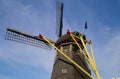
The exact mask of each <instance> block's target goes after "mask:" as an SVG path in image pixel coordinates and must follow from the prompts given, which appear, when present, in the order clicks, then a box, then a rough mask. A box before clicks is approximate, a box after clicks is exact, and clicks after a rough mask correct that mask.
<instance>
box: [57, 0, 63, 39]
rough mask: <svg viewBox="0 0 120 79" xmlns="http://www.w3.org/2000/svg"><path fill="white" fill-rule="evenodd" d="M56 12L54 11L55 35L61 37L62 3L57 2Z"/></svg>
mask: <svg viewBox="0 0 120 79" xmlns="http://www.w3.org/2000/svg"><path fill="white" fill-rule="evenodd" d="M56 6H57V10H56V34H57V36H58V37H61V35H62V28H63V3H62V2H59V1H57V5H56Z"/></svg>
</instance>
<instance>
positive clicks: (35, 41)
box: [5, 28, 52, 50]
mask: <svg viewBox="0 0 120 79" xmlns="http://www.w3.org/2000/svg"><path fill="white" fill-rule="evenodd" d="M5 39H6V40H11V41H15V42H19V43H24V44H27V45H31V46H35V47H40V48H44V49H48V50H49V49H51V48H52V47H51V46H50V45H49V44H48V43H47V42H46V41H45V40H43V39H41V38H39V37H38V36H32V35H29V34H26V33H24V32H21V31H18V30H16V29H13V28H7V31H6V36H5Z"/></svg>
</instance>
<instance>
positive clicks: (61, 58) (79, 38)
mask: <svg viewBox="0 0 120 79" xmlns="http://www.w3.org/2000/svg"><path fill="white" fill-rule="evenodd" d="M62 28H63V3H62V2H59V1H57V16H56V34H57V36H58V39H57V41H55V42H54V41H52V40H50V39H48V38H45V37H44V36H43V35H41V34H39V35H38V36H33V35H30V34H27V33H24V32H21V31H19V30H16V29H14V28H7V31H6V36H5V39H6V40H11V41H15V42H20V43H23V44H27V45H31V46H35V47H40V48H44V49H48V50H50V49H52V47H54V48H55V50H56V53H57V54H56V57H55V61H54V65H53V71H52V74H51V79H93V77H92V75H91V72H90V68H89V66H88V65H89V64H90V66H91V67H92V69H93V71H94V72H95V74H96V76H97V77H98V79H101V78H100V75H99V73H98V71H97V68H96V64H95V60H94V57H92V58H91V56H90V55H89V53H88V51H87V50H86V47H85V44H86V43H88V44H91V41H87V40H86V36H85V35H84V34H81V33H80V32H77V31H75V32H70V31H69V30H68V31H67V34H64V35H62ZM85 28H87V22H86V23H85ZM83 50H86V52H84V51H83ZM92 56H94V55H93V54H92Z"/></svg>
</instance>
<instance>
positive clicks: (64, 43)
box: [51, 32, 90, 79]
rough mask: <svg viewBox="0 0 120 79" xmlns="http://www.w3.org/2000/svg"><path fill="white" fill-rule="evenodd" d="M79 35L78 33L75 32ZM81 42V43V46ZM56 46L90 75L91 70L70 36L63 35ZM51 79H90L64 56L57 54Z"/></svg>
mask: <svg viewBox="0 0 120 79" xmlns="http://www.w3.org/2000/svg"><path fill="white" fill-rule="evenodd" d="M73 33H74V34H75V33H78V32H73ZM80 43H81V42H80V41H79V44H80ZM56 46H57V47H58V48H59V49H60V50H61V51H63V52H64V53H65V54H66V55H68V56H69V57H70V58H71V59H73V60H74V61H75V62H76V63H77V64H79V65H80V66H81V67H83V68H84V69H85V70H86V71H87V72H88V73H90V70H89V68H88V65H87V63H86V61H85V58H84V56H83V54H82V53H81V51H80V50H79V48H78V47H77V45H76V44H75V43H74V42H73V40H72V38H70V36H69V35H67V34H66V35H63V36H62V37H60V38H59V39H58V40H57V41H56ZM82 48H83V46H82ZM51 79H90V78H89V77H88V76H87V75H85V74H84V73H83V72H82V71H80V70H79V69H78V68H77V67H75V66H74V65H73V64H72V63H71V62H70V61H68V60H67V59H66V58H65V57H64V56H62V55H60V54H59V53H57V55H56V57H55V61H54V65H53V71H52V75H51Z"/></svg>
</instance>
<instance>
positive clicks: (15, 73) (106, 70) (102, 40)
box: [0, 0, 120, 79]
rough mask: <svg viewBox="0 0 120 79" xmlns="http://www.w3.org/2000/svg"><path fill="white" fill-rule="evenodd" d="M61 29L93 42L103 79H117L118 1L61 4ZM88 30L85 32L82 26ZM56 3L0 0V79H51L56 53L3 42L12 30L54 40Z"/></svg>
mask: <svg viewBox="0 0 120 79" xmlns="http://www.w3.org/2000/svg"><path fill="white" fill-rule="evenodd" d="M60 1H62V2H64V18H63V22H64V27H63V33H66V30H67V29H70V30H71V31H79V32H82V33H84V34H86V36H87V39H88V40H90V39H91V40H92V41H93V48H94V52H95V59H96V62H97V67H98V70H99V72H100V74H101V77H102V79H111V78H112V77H120V67H119V66H120V63H119V60H120V52H119V49H120V31H119V30H120V10H119V8H120V0H60ZM86 20H87V21H88V29H87V30H84V22H85V21H86ZM55 23H56V0H0V79H50V75H51V71H52V66H53V62H54V56H55V50H51V51H48V50H44V49H41V48H36V47H32V46H28V45H24V44H20V43H16V42H12V41H7V40H4V37H5V31H6V28H7V27H9V26H11V27H14V28H16V29H19V30H21V31H25V32H26V33H30V34H32V35H38V34H39V33H41V34H43V35H44V36H46V37H48V38H50V39H52V40H57V36H56V35H55V25H56V24H55Z"/></svg>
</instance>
